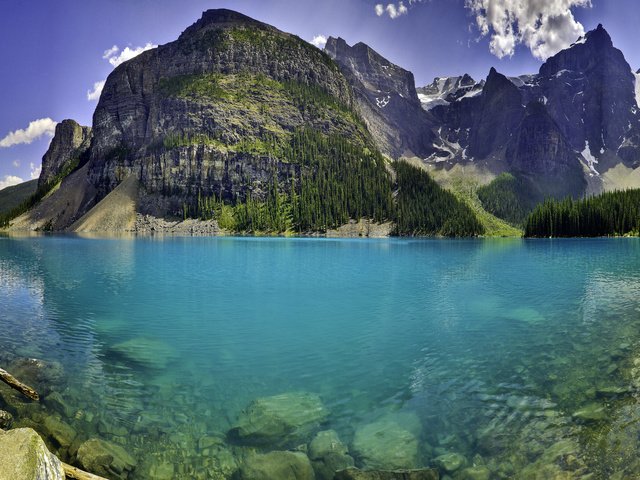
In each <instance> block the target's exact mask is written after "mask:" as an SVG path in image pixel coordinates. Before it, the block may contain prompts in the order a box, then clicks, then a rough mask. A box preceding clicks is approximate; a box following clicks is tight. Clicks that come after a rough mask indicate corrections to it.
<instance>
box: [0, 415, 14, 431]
mask: <svg viewBox="0 0 640 480" xmlns="http://www.w3.org/2000/svg"><path fill="white" fill-rule="evenodd" d="M12 423H13V415H11V414H10V413H9V412H5V411H4V410H0V429H2V430H7V429H9V428H11V424H12Z"/></svg>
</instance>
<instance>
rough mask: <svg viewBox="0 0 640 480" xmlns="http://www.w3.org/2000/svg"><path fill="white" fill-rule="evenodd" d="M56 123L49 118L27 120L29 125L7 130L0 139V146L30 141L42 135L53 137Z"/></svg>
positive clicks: (5, 146)
mask: <svg viewBox="0 0 640 480" xmlns="http://www.w3.org/2000/svg"><path fill="white" fill-rule="evenodd" d="M56 125H57V123H56V122H54V121H53V120H51V119H50V118H40V119H38V120H34V121H33V122H29V126H28V127H27V128H23V129H20V130H15V131H13V132H9V133H8V134H7V135H6V136H5V137H4V138H3V139H1V140H0V147H4V148H7V147H12V146H14V145H20V144H22V143H31V142H33V141H34V140H37V139H38V138H40V137H42V136H44V135H48V136H49V137H53V134H54V133H55V130H56Z"/></svg>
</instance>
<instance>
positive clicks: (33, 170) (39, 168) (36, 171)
mask: <svg viewBox="0 0 640 480" xmlns="http://www.w3.org/2000/svg"><path fill="white" fill-rule="evenodd" d="M29 168H30V169H31V171H30V172H29V175H30V176H31V180H35V179H36V178H38V177H39V176H40V172H41V171H42V165H38V166H36V165H35V164H34V163H33V162H31V163H29Z"/></svg>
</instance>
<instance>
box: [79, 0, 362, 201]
mask: <svg viewBox="0 0 640 480" xmlns="http://www.w3.org/2000/svg"><path fill="white" fill-rule="evenodd" d="M242 82H244V83H242ZM286 82H295V83H296V84H303V85H308V86H310V88H311V87H312V88H316V89H318V90H320V91H322V92H325V93H326V94H329V95H330V96H331V97H332V98H334V99H337V101H338V102H341V103H342V104H344V105H347V106H348V105H351V104H352V102H353V100H352V96H351V90H350V88H349V85H348V83H347V81H346V79H345V78H344V76H343V75H342V74H341V73H340V71H339V70H338V68H337V66H336V65H335V63H334V62H333V61H332V60H331V59H330V58H329V57H328V56H327V55H326V54H325V53H323V52H321V51H320V50H318V49H317V48H315V47H313V46H311V45H309V44H308V43H307V42H304V41H302V40H300V39H299V38H298V37H295V36H293V35H289V34H286V33H283V32H280V31H279V30H277V29H275V28H273V27H271V26H268V25H265V24H263V23H260V22H257V21H255V20H252V19H250V18H248V17H246V16H244V15H241V14H239V13H236V12H232V11H230V10H210V11H207V12H205V13H204V14H203V16H202V18H201V19H200V20H199V21H197V22H196V23H195V24H194V25H192V26H191V27H189V28H187V29H186V30H185V31H184V33H183V34H182V35H181V36H180V37H179V38H178V40H176V41H174V42H171V43H169V44H166V45H162V46H160V47H158V48H156V49H153V50H149V51H147V52H144V53H142V54H141V55H139V56H137V57H135V58H134V59H132V60H130V61H128V62H125V63H123V64H122V65H120V66H118V67H117V68H116V69H115V70H114V71H113V72H112V73H111V74H110V75H109V77H108V78H107V81H106V84H105V87H104V89H103V92H102V95H101V98H100V101H99V103H98V106H97V108H96V111H95V113H94V117H93V125H94V140H93V143H92V148H91V161H90V168H89V180H90V182H91V183H92V184H93V185H95V187H96V188H97V191H98V198H97V199H98V200H99V199H101V198H102V197H104V196H105V195H106V194H107V193H109V192H110V191H111V190H112V189H113V188H115V186H116V185H117V184H118V183H119V182H120V181H121V180H122V179H123V178H126V177H127V176H128V175H129V174H131V173H133V174H135V175H136V176H137V178H138V179H139V180H140V183H141V185H142V186H143V187H144V188H145V189H146V191H147V192H149V193H161V194H163V195H165V196H167V197H173V198H175V199H176V202H177V203H176V205H177V206H178V208H180V206H181V201H182V200H183V199H185V198H194V197H196V196H197V194H198V192H200V193H201V194H202V195H216V196H222V197H223V198H225V199H230V200H235V199H237V198H239V199H244V198H245V197H246V195H247V194H248V192H249V191H253V194H254V195H257V196H258V197H259V196H260V193H261V190H260V186H261V185H265V184H266V183H268V181H270V180H271V179H272V178H273V176H274V172H275V175H277V176H278V178H279V179H280V180H282V181H283V183H285V184H289V181H288V180H287V179H288V178H289V177H290V175H292V174H293V173H294V172H295V169H296V167H295V166H293V165H289V164H285V163H282V162H279V161H278V160H277V159H274V158H272V157H271V156H269V155H267V154H260V153H259V152H258V153H256V152H242V151H241V150H242V149H241V148H236V147H232V146H233V145H239V142H243V141H244V142H249V143H250V142H252V141H256V140H259V141H262V140H264V139H265V138H267V137H265V136H266V135H270V134H273V135H279V134H281V133H285V132H291V131H293V130H295V129H296V128H298V127H301V126H305V125H306V126H312V127H313V128H317V129H319V130H321V131H323V132H325V133H329V132H333V131H339V132H340V133H341V134H344V135H346V136H349V137H350V138H362V134H361V133H358V132H357V131H356V130H357V129H356V128H355V127H354V125H353V124H349V123H348V122H344V121H341V120H340V119H338V116H339V115H337V114H335V115H334V113H333V111H332V110H331V109H328V110H330V111H329V113H328V114H327V115H326V116H325V115H322V114H318V113H317V112H315V111H313V110H310V109H306V110H305V109H301V108H298V105H295V104H294V102H293V101H292V100H291V99H290V98H289V97H287V96H286V95H284V94H283V93H282V86H281V85H282V84H283V83H286ZM327 117H328V118H327ZM192 140H195V141H192ZM252 184H253V185H252ZM143 213H145V212H143Z"/></svg>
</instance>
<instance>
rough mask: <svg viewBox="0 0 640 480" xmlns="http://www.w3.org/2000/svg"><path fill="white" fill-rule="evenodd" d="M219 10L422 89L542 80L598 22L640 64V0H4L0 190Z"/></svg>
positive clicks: (28, 172)
mask: <svg viewBox="0 0 640 480" xmlns="http://www.w3.org/2000/svg"><path fill="white" fill-rule="evenodd" d="M222 7H224V8H232V9H235V10H239V11H241V12H243V13H245V14H247V15H249V16H252V17H254V18H256V19H258V20H261V21H264V22H266V23H270V24H272V25H275V26H276V27H278V28H280V29H281V30H284V31H288V32H291V33H294V34H296V35H298V36H300V37H301V38H303V39H305V40H308V41H312V40H313V38H314V37H317V36H320V35H322V36H324V37H328V36H329V35H333V36H341V37H343V38H344V39H345V40H347V42H348V43H350V44H353V43H356V42H359V41H363V42H365V43H367V44H369V45H370V46H371V47H373V48H374V49H375V50H377V51H378V52H379V53H381V54H382V55H383V56H385V57H387V58H388V59H389V60H391V61H393V62H394V63H396V64H398V65H400V66H402V67H404V68H407V69H409V70H411V71H412V72H413V73H414V75H415V77H416V83H417V85H418V86H420V85H424V84H426V83H430V82H431V81H432V80H433V77H435V76H448V75H460V74H463V73H469V74H471V75H472V76H473V77H474V78H475V79H477V80H478V79H481V78H484V77H486V75H487V73H488V71H489V69H490V67H491V66H495V67H496V68H497V69H498V71H500V72H502V73H505V74H508V75H519V74H523V73H534V72H536V71H537V70H538V68H539V67H540V64H541V61H542V60H541V59H542V58H545V57H546V56H548V55H549V54H551V53H553V52H554V51H557V50H558V49H559V48H561V47H562V46H565V44H567V43H570V41H569V39H573V37H574V36H575V35H576V34H577V33H576V32H580V31H588V30H591V29H593V28H595V27H596V26H597V24H598V23H602V24H603V25H604V26H605V28H606V29H607V30H608V31H609V33H610V34H611V36H612V38H613V41H614V44H615V45H616V46H617V47H618V48H620V49H621V50H622V51H623V52H624V54H625V56H626V58H627V61H628V62H629V63H630V65H631V67H632V68H633V69H634V70H637V69H639V68H640V49H638V48H637V45H638V42H639V41H640V33H636V32H637V28H638V25H640V3H639V2H638V1H637V0H404V1H402V2H400V1H398V0H395V1H393V2H390V1H380V0H235V1H233V0H207V1H205V0H101V1H83V0H56V1H50V0H34V1H29V2H14V1H11V0H0V9H1V10H0V11H1V12H2V13H1V14H0V44H1V45H3V49H2V53H3V55H2V74H3V75H2V83H1V87H2V88H0V105H2V114H1V115H0V188H2V187H4V186H6V185H8V184H11V183H16V182H18V181H20V180H28V179H30V178H31V177H32V176H34V175H37V169H38V167H39V165H40V162H41V158H42V155H43V154H44V152H45V151H46V149H47V146H48V144H49V141H50V139H51V136H50V135H51V134H52V132H53V128H54V126H55V122H59V121H61V120H63V119H65V118H73V119H75V120H77V121H78V122H80V123H81V124H83V125H90V124H91V117H92V114H93V110H94V109H95V106H96V103H97V93H96V94H95V95H94V96H93V97H95V99H88V93H89V92H90V91H91V90H93V87H94V85H95V84H96V82H100V81H104V79H105V78H106V77H107V75H108V74H109V72H110V71H111V70H112V69H113V64H117V63H118V61H120V60H122V59H124V58H128V56H130V55H128V54H130V53H131V52H132V51H138V50H139V49H140V48H142V47H144V46H145V45H158V44H163V43H167V42H170V41H172V40H175V39H176V38H177V37H178V35H179V34H180V33H181V32H182V31H183V30H184V29H185V28H186V27H188V26H189V25H191V24H192V23H193V22H195V21H196V20H197V19H198V18H199V17H200V15H201V13H202V11H203V10H206V9H209V8H222ZM504 12H506V15H505V14H504ZM532 14H533V15H534V16H533V17H532V16H531V15H532ZM391 17H395V18H391ZM506 18H509V19H510V21H506V20H505V19H506ZM537 19H542V22H540V21H537ZM524 32H526V34H525V33H524ZM571 41H573V40H571ZM114 46H115V47H117V50H116V49H113V47H114ZM127 48H128V50H125V49H127ZM109 50H111V52H110V55H106V53H107V52H108V51H109ZM123 52H124V53H123ZM49 119H50V120H49ZM37 120H40V122H37V123H32V122H35V121H37ZM30 124H31V128H29V125H30ZM20 130H24V132H21V131H20ZM28 141H30V142H31V143H26V142H28Z"/></svg>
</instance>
